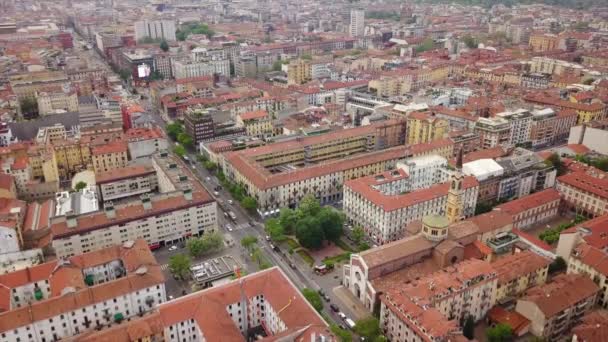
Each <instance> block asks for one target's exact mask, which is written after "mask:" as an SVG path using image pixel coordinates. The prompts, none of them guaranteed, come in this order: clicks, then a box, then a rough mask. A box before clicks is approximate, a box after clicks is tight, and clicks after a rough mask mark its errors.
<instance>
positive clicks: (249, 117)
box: [236, 110, 274, 138]
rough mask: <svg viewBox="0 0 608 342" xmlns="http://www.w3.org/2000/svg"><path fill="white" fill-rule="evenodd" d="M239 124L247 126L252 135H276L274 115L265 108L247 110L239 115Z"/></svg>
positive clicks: (248, 132) (261, 136) (248, 133)
mask: <svg viewBox="0 0 608 342" xmlns="http://www.w3.org/2000/svg"><path fill="white" fill-rule="evenodd" d="M236 119H237V125H239V126H242V127H245V132H247V135H248V136H250V137H257V138H265V137H268V136H272V135H274V127H273V125H272V116H271V115H269V114H268V112H267V111H265V110H257V111H253V112H246V113H243V114H240V115H238V116H237V118H236Z"/></svg>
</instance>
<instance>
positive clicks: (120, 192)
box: [95, 165, 158, 202]
mask: <svg viewBox="0 0 608 342" xmlns="http://www.w3.org/2000/svg"><path fill="white" fill-rule="evenodd" d="M95 181H96V184H97V188H98V192H99V195H100V196H101V201H102V202H105V201H112V200H117V199H119V198H125V197H131V196H138V195H141V194H145V193H149V192H152V191H154V190H155V189H156V188H157V187H158V181H157V178H156V170H155V169H154V168H152V167H146V166H143V165H134V166H128V167H125V168H120V169H115V170H111V171H107V172H102V173H98V174H96V175H95Z"/></svg>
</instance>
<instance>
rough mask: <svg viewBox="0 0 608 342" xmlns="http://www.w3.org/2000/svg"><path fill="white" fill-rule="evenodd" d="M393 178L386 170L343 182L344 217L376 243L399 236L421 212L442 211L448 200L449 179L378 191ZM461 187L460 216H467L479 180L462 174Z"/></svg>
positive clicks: (402, 234) (470, 212) (473, 206)
mask: <svg viewBox="0 0 608 342" xmlns="http://www.w3.org/2000/svg"><path fill="white" fill-rule="evenodd" d="M393 172H394V171H393ZM393 178H395V177H394V173H391V172H386V173H384V174H376V175H371V176H367V177H361V178H356V179H352V180H348V181H346V182H345V183H344V201H343V208H344V213H345V214H346V217H347V218H348V220H349V221H351V222H352V223H353V224H354V225H358V226H361V227H362V228H363V230H364V231H365V232H366V233H367V235H368V236H369V237H370V238H371V239H372V240H373V241H374V242H375V243H377V244H384V243H387V242H390V241H394V240H397V239H400V238H402V237H403V236H404V233H405V232H404V230H405V227H406V226H407V225H408V224H409V223H411V222H413V221H416V220H421V219H422V218H423V217H424V216H427V215H432V214H438V215H443V214H445V208H446V205H447V202H448V190H449V188H450V182H444V183H440V184H436V185H432V186H431V187H429V188H422V189H418V190H413V191H411V192H399V193H392V192H385V191H382V189H381V188H380V185H381V184H383V183H387V182H390V181H394V180H393ZM401 178H403V179H407V178H406V177H401ZM462 191H463V203H464V208H463V216H464V217H469V216H472V215H473V214H474V213H475V206H476V204H477V194H478V191H479V183H478V182H477V180H476V179H475V178H474V177H465V178H464V181H463V182H462Z"/></svg>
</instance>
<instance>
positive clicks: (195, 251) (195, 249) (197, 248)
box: [186, 239, 205, 258]
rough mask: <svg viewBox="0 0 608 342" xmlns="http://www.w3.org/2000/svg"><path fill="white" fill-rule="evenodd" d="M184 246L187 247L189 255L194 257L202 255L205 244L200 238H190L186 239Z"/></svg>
mask: <svg viewBox="0 0 608 342" xmlns="http://www.w3.org/2000/svg"><path fill="white" fill-rule="evenodd" d="M186 246H187V247H188V252H190V255H192V256H193V257H195V258H196V257H199V256H201V255H203V253H204V252H205V251H204V249H205V244H204V243H203V240H201V239H190V240H188V243H187V244H186Z"/></svg>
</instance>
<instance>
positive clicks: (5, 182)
mask: <svg viewBox="0 0 608 342" xmlns="http://www.w3.org/2000/svg"><path fill="white" fill-rule="evenodd" d="M14 186H15V181H14V179H13V176H11V175H9V174H6V173H4V172H0V189H4V190H11V189H12V188H13V187H14Z"/></svg>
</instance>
